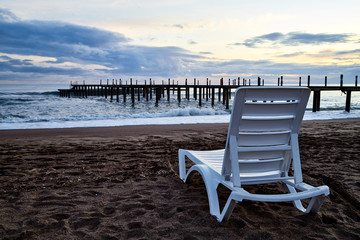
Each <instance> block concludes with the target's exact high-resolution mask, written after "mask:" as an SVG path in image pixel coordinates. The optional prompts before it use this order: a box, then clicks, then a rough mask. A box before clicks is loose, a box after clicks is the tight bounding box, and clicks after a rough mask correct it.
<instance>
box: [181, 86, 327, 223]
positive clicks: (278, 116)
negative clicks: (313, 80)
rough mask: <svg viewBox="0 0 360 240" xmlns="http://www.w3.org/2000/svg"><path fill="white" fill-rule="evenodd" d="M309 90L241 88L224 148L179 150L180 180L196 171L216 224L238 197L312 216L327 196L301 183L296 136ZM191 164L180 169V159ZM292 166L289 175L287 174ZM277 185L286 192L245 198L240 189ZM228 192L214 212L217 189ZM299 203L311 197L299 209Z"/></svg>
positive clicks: (322, 191)
mask: <svg viewBox="0 0 360 240" xmlns="http://www.w3.org/2000/svg"><path fill="white" fill-rule="evenodd" d="M309 94H310V90H309V89H308V88H303V87H241V88H238V89H237V90H236V92H235V97H234V103H233V108H232V114H231V118H230V124H229V131H228V136H227V140H226V146H225V149H222V150H214V151H192V150H183V149H180V150H179V168H180V169H179V171H180V178H181V179H182V180H183V181H184V182H185V181H186V179H187V178H188V176H189V174H190V173H191V172H193V171H198V172H199V173H200V174H201V175H202V177H203V179H204V182H205V185H206V189H207V193H208V199H209V207H210V213H211V214H212V215H214V216H216V217H217V219H218V221H220V222H221V221H222V220H223V219H226V220H227V219H228V218H229V217H230V215H231V213H232V211H233V209H234V207H235V204H236V202H241V201H242V200H244V199H247V200H255V201H265V202H284V201H292V202H293V203H294V206H295V207H296V208H297V209H299V210H300V211H303V212H305V213H308V212H310V211H311V212H317V211H319V210H320V207H321V205H322V203H323V201H324V198H325V196H327V195H329V188H328V187H327V186H321V187H313V186H310V185H308V184H306V183H304V182H303V179H302V171H301V164H300V154H299V145H298V133H299V129H300V125H301V122H302V119H303V116H304V112H305V108H306V104H307V101H308V98H309ZM186 158H188V159H190V160H191V161H192V162H193V164H194V165H192V167H191V168H190V169H189V170H188V171H186V166H185V159H186ZM290 167H292V169H293V172H294V174H293V175H289V169H290ZM272 182H283V183H284V184H286V186H287V188H288V190H289V193H287V194H271V195H270V194H268V195H267V194H251V193H249V192H247V191H246V190H245V189H243V188H242V185H250V184H264V183H272ZM220 183H221V184H223V185H224V186H226V187H227V188H229V189H230V190H231V191H232V192H231V194H230V196H229V198H228V201H227V203H226V205H225V207H224V209H223V210H222V212H220V207H219V200H218V195H217V191H216V190H217V187H218V185H219V184H220ZM303 199H311V201H310V203H309V204H308V206H307V208H306V209H305V208H304V207H303V205H302V203H301V200H303Z"/></svg>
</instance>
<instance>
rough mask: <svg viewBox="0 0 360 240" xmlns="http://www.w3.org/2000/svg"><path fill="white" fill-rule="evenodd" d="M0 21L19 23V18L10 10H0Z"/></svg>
mask: <svg viewBox="0 0 360 240" xmlns="http://www.w3.org/2000/svg"><path fill="white" fill-rule="evenodd" d="M0 21H1V22H15V21H19V18H18V17H17V16H16V15H15V14H13V13H12V12H11V11H10V10H8V9H4V8H0Z"/></svg>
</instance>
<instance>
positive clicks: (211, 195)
mask: <svg viewBox="0 0 360 240" xmlns="http://www.w3.org/2000/svg"><path fill="white" fill-rule="evenodd" d="M192 171H197V172H199V173H200V175H201V176H202V178H203V180H204V183H205V187H206V192H207V195H208V199H209V208H210V214H211V215H213V216H216V217H217V218H218V217H219V216H220V205H219V198H218V194H217V191H216V189H217V187H218V185H219V183H218V182H217V181H215V180H214V177H213V176H212V175H211V171H210V170H209V167H208V166H206V165H202V164H197V165H194V166H192V167H191V168H190V169H189V171H188V172H187V174H186V176H185V181H186V179H187V177H188V176H189V175H190V173H191V172H192Z"/></svg>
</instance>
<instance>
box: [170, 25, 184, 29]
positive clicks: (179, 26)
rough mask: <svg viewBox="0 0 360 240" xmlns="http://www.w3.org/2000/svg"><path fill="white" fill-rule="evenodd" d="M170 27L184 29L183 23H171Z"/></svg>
mask: <svg viewBox="0 0 360 240" xmlns="http://www.w3.org/2000/svg"><path fill="white" fill-rule="evenodd" d="M172 27H174V28H180V29H184V25H182V24H174V25H172Z"/></svg>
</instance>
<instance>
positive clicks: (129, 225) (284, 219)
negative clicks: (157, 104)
mask: <svg viewBox="0 0 360 240" xmlns="http://www.w3.org/2000/svg"><path fill="white" fill-rule="evenodd" d="M226 133H227V124H198V125H169V126H134V127H110V128H77V129H52V130H51V129H50V130H14V131H12V130H9V131H0V239H51V240H53V239H130V238H132V239H360V204H359V199H360V154H359V153H360V136H359V133H360V120H359V119H353V120H336V121H335V120H333V121H306V122H304V123H303V128H302V130H301V133H300V148H301V156H302V164H303V175H304V179H305V182H308V183H310V184H313V185H315V186H318V185H323V184H326V185H328V186H329V187H330V191H331V194H330V196H329V197H328V198H327V199H326V201H325V203H324V205H323V207H322V209H321V211H320V212H319V213H318V214H309V215H306V214H303V213H301V212H299V211H297V210H296V209H295V208H294V207H293V206H292V203H261V202H250V201H244V202H242V203H239V204H237V206H236V208H235V210H234V212H233V214H232V215H231V217H230V220H229V221H227V222H222V223H218V222H217V220H216V219H215V217H212V216H211V215H210V214H209V207H208V201H207V196H206V191H205V187H204V183H203V181H202V179H201V177H200V175H198V174H194V175H193V177H192V179H191V181H190V182H188V183H186V184H185V183H182V182H181V181H180V179H179V177H178V163H177V150H178V149H179V148H188V149H199V150H201V149H203V150H205V149H218V148H223V147H224V145H225V138H226ZM260 190H263V188H259V189H257V188H254V187H252V189H251V191H260ZM276 190H278V191H281V186H278V185H272V186H271V187H270V192H272V191H276ZM219 194H220V198H221V199H222V201H224V200H226V197H227V195H226V194H228V191H226V189H223V188H221V189H220V193H219Z"/></svg>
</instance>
